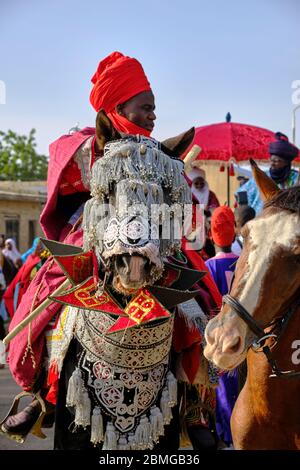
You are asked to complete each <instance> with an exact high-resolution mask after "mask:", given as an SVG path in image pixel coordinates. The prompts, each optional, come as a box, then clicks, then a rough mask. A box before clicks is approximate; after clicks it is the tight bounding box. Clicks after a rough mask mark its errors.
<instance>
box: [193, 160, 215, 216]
mask: <svg viewBox="0 0 300 470" xmlns="http://www.w3.org/2000/svg"><path fill="white" fill-rule="evenodd" d="M199 163H200V162H199V161H196V162H193V163H192V168H191V170H190V171H187V173H186V176H187V179H188V182H189V184H190V186H191V190H192V195H193V202H194V203H196V204H202V205H203V209H204V210H205V211H207V212H210V213H211V214H212V212H213V211H214V209H216V207H219V205H220V203H219V201H218V198H217V196H216V195H215V193H214V192H213V191H211V190H210V189H209V186H208V183H207V181H206V174H205V171H204V170H203V168H199Z"/></svg>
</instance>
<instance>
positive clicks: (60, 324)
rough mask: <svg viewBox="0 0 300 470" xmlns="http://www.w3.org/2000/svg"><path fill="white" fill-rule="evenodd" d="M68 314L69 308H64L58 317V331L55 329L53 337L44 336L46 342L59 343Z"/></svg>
mask: <svg viewBox="0 0 300 470" xmlns="http://www.w3.org/2000/svg"><path fill="white" fill-rule="evenodd" d="M68 312H69V307H66V308H64V310H63V312H62V314H61V315H60V317H59V321H58V331H57V328H55V330H54V331H55V334H53V335H46V338H47V341H60V340H61V339H62V337H63V330H64V326H65V323H66V319H67V315H68Z"/></svg>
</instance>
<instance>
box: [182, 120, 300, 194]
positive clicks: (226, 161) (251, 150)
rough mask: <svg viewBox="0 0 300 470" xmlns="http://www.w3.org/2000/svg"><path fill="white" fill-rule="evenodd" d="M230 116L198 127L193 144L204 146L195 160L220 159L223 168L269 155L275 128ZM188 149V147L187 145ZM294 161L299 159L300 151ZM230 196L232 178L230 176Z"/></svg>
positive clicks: (265, 158) (215, 160)
mask: <svg viewBox="0 0 300 470" xmlns="http://www.w3.org/2000/svg"><path fill="white" fill-rule="evenodd" d="M230 119H231V116H230V114H229V113H228V115H227V116H226V120H227V122H221V123H217V124H211V125H208V126H201V127H197V128H196V131H195V137H194V139H193V142H192V144H191V147H192V146H193V145H195V144H197V145H199V146H200V147H201V152H200V153H199V155H198V156H197V158H196V160H200V161H201V160H203V161H206V162H209V161H210V162H212V161H214V162H219V163H220V164H221V167H220V170H221V171H224V169H225V168H224V166H225V165H226V166H227V171H228V177H229V174H230V169H229V167H230V166H231V167H232V165H231V164H232V163H235V162H243V161H247V162H248V161H249V158H253V159H254V160H260V161H268V160H269V159H270V154H269V150H268V147H269V143H270V142H271V141H273V140H274V139H275V137H274V132H272V131H270V130H268V129H264V128H262V127H256V126H251V125H249V124H241V123H237V122H230ZM188 150H189V149H188ZM293 162H300V152H299V155H298V157H297V158H296V159H295V160H294V161H293ZM227 192H228V199H229V178H228V187H227Z"/></svg>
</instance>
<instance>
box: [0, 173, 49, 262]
mask: <svg viewBox="0 0 300 470" xmlns="http://www.w3.org/2000/svg"><path fill="white" fill-rule="evenodd" d="M46 199H47V185H46V181H30V182H27V181H0V234H3V235H4V236H5V238H14V239H15V241H16V243H17V246H18V248H19V250H20V252H21V253H23V252H24V251H26V250H27V249H28V248H29V247H30V246H31V245H32V242H33V240H34V238H35V237H38V236H40V235H42V230H41V227H40V224H39V218H40V215H41V212H42V209H43V207H44V204H45V202H46Z"/></svg>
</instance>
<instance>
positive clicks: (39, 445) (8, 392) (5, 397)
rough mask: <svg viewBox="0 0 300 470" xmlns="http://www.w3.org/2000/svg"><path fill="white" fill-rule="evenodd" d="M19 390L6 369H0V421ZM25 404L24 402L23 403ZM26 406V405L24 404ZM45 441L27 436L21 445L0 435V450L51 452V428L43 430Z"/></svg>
mask: <svg viewBox="0 0 300 470" xmlns="http://www.w3.org/2000/svg"><path fill="white" fill-rule="evenodd" d="M20 391H21V389H20V387H18V386H17V385H16V383H15V382H14V380H13V379H12V377H11V374H10V372H9V369H8V367H7V366H6V367H5V368H4V369H0V421H2V419H3V418H4V417H5V415H6V414H7V412H8V410H9V408H10V406H11V403H12V400H13V398H14V397H15V396H16V395H17V394H18V393H20ZM24 403H25V401H24ZM26 404H27V403H26ZM43 431H44V433H45V434H46V435H47V439H39V438H37V437H35V436H33V435H32V434H29V435H28V437H27V439H26V441H25V442H24V443H23V444H19V443H18V442H15V441H12V440H11V439H7V438H6V437H4V436H3V435H2V434H0V451H1V450H51V449H52V448H53V428H52V429H44V430H43Z"/></svg>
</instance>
